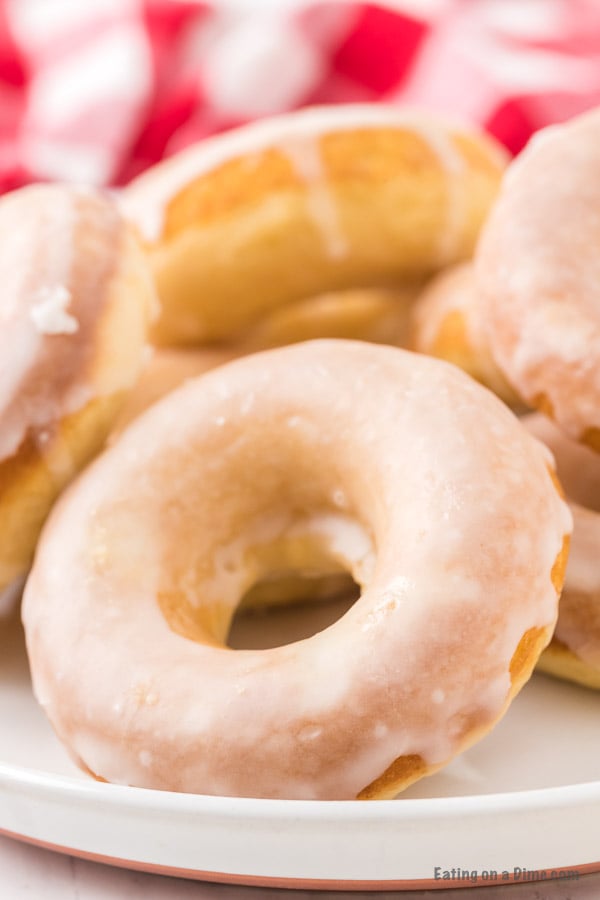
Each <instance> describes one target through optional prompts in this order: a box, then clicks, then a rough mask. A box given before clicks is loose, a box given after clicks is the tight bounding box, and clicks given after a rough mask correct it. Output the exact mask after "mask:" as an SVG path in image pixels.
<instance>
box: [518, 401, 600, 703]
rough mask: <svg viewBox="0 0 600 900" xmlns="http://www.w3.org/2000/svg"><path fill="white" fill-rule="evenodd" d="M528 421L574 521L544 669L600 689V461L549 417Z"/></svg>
mask: <svg viewBox="0 0 600 900" xmlns="http://www.w3.org/2000/svg"><path fill="white" fill-rule="evenodd" d="M522 421H523V424H524V425H525V426H526V428H527V429H528V431H529V432H531V434H534V435H535V436H536V437H537V438H539V440H541V441H543V442H544V443H545V444H546V445H547V446H548V447H550V449H551V450H552V452H553V454H554V457H555V459H556V466H557V474H558V476H559V478H560V480H561V483H562V485H563V486H564V488H565V491H566V494H567V497H568V499H569V505H570V507H571V513H572V515H573V536H572V539H571V552H570V555H569V562H568V565H567V573H566V578H565V586H564V589H563V593H562V597H561V600H560V605H559V613H558V622H557V624H556V630H555V632H554V637H553V638H552V642H551V643H550V644H549V646H548V647H547V648H546V650H545V651H544V653H543V654H542V656H541V658H540V661H539V663H538V668H540V669H541V670H542V671H543V672H549V673H550V674H551V675H557V676H558V677H559V678H566V679H568V680H569V681H576V682H578V683H579V684H584V685H586V686H587V687H593V688H598V689H600V461H599V460H598V456H597V455H596V453H594V452H593V451H592V450H590V449H589V448H588V447H585V446H584V445H582V444H577V443H575V442H574V441H572V440H570V439H569V438H568V437H566V435H564V434H562V432H561V431H560V430H559V429H558V428H557V427H556V426H555V425H554V424H553V423H552V422H551V421H550V420H549V419H547V418H546V416H542V415H540V414H539V413H538V414H532V415H529V416H527V417H525V418H524V419H523V420H522Z"/></svg>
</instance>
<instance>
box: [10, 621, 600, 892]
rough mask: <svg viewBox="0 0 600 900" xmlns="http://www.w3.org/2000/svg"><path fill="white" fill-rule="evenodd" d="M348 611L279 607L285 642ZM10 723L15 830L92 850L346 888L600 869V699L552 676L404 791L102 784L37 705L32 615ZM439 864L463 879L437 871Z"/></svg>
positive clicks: (227, 875)
mask: <svg viewBox="0 0 600 900" xmlns="http://www.w3.org/2000/svg"><path fill="white" fill-rule="evenodd" d="M339 612H340V609H339V608H337V607H335V606H333V607H332V606H331V605H329V606H328V607H324V608H323V609H317V608H313V609H312V610H310V611H308V612H307V611H306V610H302V609H296V610H289V611H281V612H278V613H272V614H270V623H269V625H270V632H269V633H270V635H271V636H272V643H278V642H279V643H282V642H284V640H285V637H286V635H287V636H289V635H290V634H293V635H294V636H295V637H298V636H300V635H301V634H302V632H303V630H304V629H307V631H308V633H310V632H311V630H312V631H314V630H316V628H315V622H314V619H315V617H318V618H319V622H318V623H317V624H318V625H320V627H323V626H324V625H325V624H327V622H328V621H330V620H332V619H333V618H336V617H337V615H336V614H338V613H339ZM263 632H264V628H263V624H262V622H261V620H260V618H256V617H254V618H253V619H249V620H247V621H246V623H241V624H240V625H239V627H238V628H237V630H236V639H235V641H234V642H233V643H234V644H235V643H237V644H238V645H239V644H241V643H243V645H244V646H252V645H256V644H257V643H258V637H257V636H258V635H259V634H262V633H263ZM0 722H1V723H2V731H1V732H0V831H3V832H5V833H7V834H10V835H13V836H17V837H19V838H22V839H24V840H28V841H32V842H34V843H38V844H41V845H43V846H50V847H52V848H54V849H59V850H63V851H66V852H68V853H71V854H74V855H78V856H84V857H89V858H93V859H99V860H104V861H107V862H111V863H113V864H120V865H125V866H130V867H132V868H137V869H145V870H150V871H159V872H166V873H169V874H176V875H177V874H180V875H186V876H187V877H196V878H204V879H208V880H215V881H225V882H236V883H243V884H265V885H283V886H294V887H299V886H302V887H331V888H344V889H346V890H348V889H351V888H362V889H369V888H382V889H385V888H387V889H389V888H406V889H408V888H415V887H450V886H455V887H459V886H465V885H467V884H472V883H476V884H480V885H481V884H490V883H496V882H502V880H503V872H505V873H506V876H504V878H506V877H508V878H510V879H513V878H514V879H515V880H517V881H524V880H526V879H527V880H529V879H532V878H533V877H534V876H533V874H532V873H536V874H538V875H542V874H545V876H546V877H548V878H549V877H553V876H554V877H556V876H558V875H559V874H561V872H560V870H578V872H579V874H583V873H584V872H586V871H599V870H600V780H599V779H600V693H594V692H592V691H587V690H585V689H583V688H577V687H574V686H569V685H567V684H562V683H560V682H558V681H554V680H552V679H549V678H545V677H543V676H536V677H534V679H533V680H532V681H531V682H530V683H529V684H528V685H527V687H526V688H525V689H524V691H523V692H522V693H521V695H520V696H519V697H518V698H517V700H516V701H515V702H514V703H513V705H512V707H511V709H510V711H509V713H508V714H507V716H506V717H505V719H504V720H503V722H502V723H501V724H500V725H499V726H498V727H497V728H496V729H495V730H494V732H493V733H492V734H491V735H490V736H488V737H487V738H486V739H485V740H483V741H482V742H480V743H479V744H478V745H477V746H475V747H474V748H473V749H471V750H470V751H469V752H468V753H466V754H464V755H463V756H462V757H461V758H459V759H457V760H455V762H454V763H452V764H451V765H450V766H449V767H448V768H446V769H445V770H444V771H443V772H441V773H438V774H437V775H435V776H433V777H431V778H429V779H425V780H424V781H421V782H419V783H418V784H416V785H414V786H413V787H412V788H410V789H409V790H408V791H406V792H405V793H404V794H403V795H402V798H401V799H398V800H393V801H381V802H375V803H359V802H355V801H351V802H329V803H327V802H320V801H319V802H311V801H307V802H303V801H278V800H247V799H228V798H221V797H204V796H192V795H188V794H171V793H164V792H158V791H148V790H141V789H138V788H127V787H118V786H114V785H108V784H96V783H94V782H93V781H91V780H89V779H88V778H86V777H85V776H84V775H82V774H81V773H79V772H78V770H77V769H76V768H75V767H74V766H73V765H72V764H71V763H70V761H69V759H68V757H67V756H66V754H65V752H64V750H63V749H62V747H61V746H60V744H59V743H58V741H57V740H56V738H55V737H54V735H53V733H52V731H51V729H50V727H49V725H48V724H47V722H46V721H45V718H44V716H43V715H42V713H41V712H40V710H39V709H38V708H37V706H36V703H35V701H34V699H33V696H32V694H31V689H30V684H29V675H28V669H27V661H26V657H25V652H24V647H23V638H22V634H21V631H20V628H19V626H18V624H17V623H16V621H15V622H12V623H9V624H8V625H6V624H3V623H2V622H0ZM436 868H437V869H438V874H443V872H444V870H446V871H447V872H449V873H452V870H453V869H454V870H455V872H454V875H455V877H453V878H450V880H444V879H442V878H436ZM457 870H458V871H457ZM465 872H466V873H467V876H466V877H465V876H464V873H465ZM494 873H497V874H496V876H495V877H494ZM525 873H527V874H525ZM461 875H462V877H461ZM473 876H475V877H473ZM561 877H564V878H566V877H568V872H566V873H565V872H562V874H561Z"/></svg>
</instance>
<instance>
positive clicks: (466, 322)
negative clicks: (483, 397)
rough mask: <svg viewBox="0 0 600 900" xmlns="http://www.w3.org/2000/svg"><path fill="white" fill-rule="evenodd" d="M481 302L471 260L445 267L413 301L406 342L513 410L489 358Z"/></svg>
mask: <svg viewBox="0 0 600 900" xmlns="http://www.w3.org/2000/svg"><path fill="white" fill-rule="evenodd" d="M480 305H481V302H480V297H479V292H478V290H477V285H476V282H475V277H474V273H473V267H472V264H471V263H470V262H465V263H458V264H457V265H455V266H450V267H449V268H448V269H444V270H443V271H442V272H440V274H439V275H437V276H435V277H434V278H433V279H432V280H431V282H430V283H429V284H428V285H427V287H426V288H425V290H424V291H423V293H422V294H421V296H420V297H419V298H418V300H417V302H416V303H415V305H414V308H413V310H412V318H411V323H410V326H409V333H410V338H409V345H410V346H411V347H412V349H413V350H416V351H417V353H426V354H427V355H428V356H435V357H437V358H438V359H445V360H446V361H447V362H451V363H454V365H455V366H458V367H459V368H460V369H463V370H464V371H465V372H468V373H469V375H471V377H472V378H475V379H476V380H477V381H479V382H480V383H481V384H483V385H485V386H486V387H488V388H490V390H492V391H494V393H495V394H497V395H498V396H499V397H500V398H501V399H502V400H504V402H505V403H507V404H508V405H509V406H512V407H513V408H516V407H518V406H520V405H521V404H520V401H519V398H518V397H517V395H516V394H515V392H514V390H513V389H512V388H511V386H510V385H509V383H508V382H507V380H506V378H505V377H504V375H503V374H502V372H501V371H500V370H499V368H498V366H497V365H496V363H495V362H494V359H493V357H492V354H491V350H490V344H489V339H488V336H487V334H486V332H485V329H484V328H483V326H482V322H481V314H480Z"/></svg>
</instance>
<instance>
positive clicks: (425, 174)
mask: <svg viewBox="0 0 600 900" xmlns="http://www.w3.org/2000/svg"><path fill="white" fill-rule="evenodd" d="M504 161H505V154H504V151H503V150H501V149H500V147H499V145H498V144H496V142H495V141H493V140H492V139H491V138H489V137H487V136H485V135H484V134H482V133H480V132H476V131H473V130H467V129H465V128H459V127H450V126H447V125H443V124H440V123H439V122H437V121H436V120H433V119H431V118H429V119H428V118H425V117H424V116H423V115H418V114H416V113H407V112H403V111H399V110H398V109H394V108H393V107H387V108H386V107H385V106H375V105H371V106H370V105H357V106H333V107H321V108H313V109H308V110H302V111H300V112H295V113H291V114H289V115H285V116H281V117H277V118H273V119H269V120H263V121H261V122H258V123H253V124H250V125H246V126H244V127H242V128H239V129H237V130H236V131H233V132H229V133H227V134H225V135H219V136H217V137H213V138H210V139H208V140H205V141H203V142H202V143H201V144H198V145H196V146H194V147H191V148H190V149H188V150H185V151H183V152H182V153H180V154H179V155H177V156H175V157H173V158H171V159H168V160H166V161H163V162H161V163H159V164H158V165H156V166H153V167H152V168H151V169H149V170H148V171H147V172H145V173H144V174H142V175H141V176H140V177H139V178H136V179H135V180H134V181H133V182H132V183H131V184H130V185H129V186H128V187H127V188H126V189H125V190H124V192H123V195H122V206H123V210H124V212H125V215H126V216H128V217H129V218H130V219H131V220H132V221H133V222H134V223H135V224H136V225H137V227H138V228H139V230H140V232H141V234H142V235H143V236H144V238H145V240H146V245H147V251H148V254H149V258H150V261H151V264H152V268H153V271H154V274H155V277H156V281H157V285H158V292H159V296H160V298H161V302H162V315H161V317H160V318H159V320H158V323H157V326H156V329H155V333H154V338H155V340H156V341H157V342H158V343H161V344H178V343H184V344H197V343H202V342H219V341H221V342H222V341H229V340H231V339H233V340H237V339H239V337H240V335H243V334H244V333H245V332H246V331H247V329H248V328H250V327H251V326H252V325H253V324H255V323H256V322H258V321H259V320H260V319H261V318H262V317H263V316H264V315H267V314H269V313H271V312H273V311H274V310H277V309H279V308H281V307H283V306H285V305H287V304H290V303H295V302H297V301H302V300H304V299H306V298H310V297H314V296H317V295H319V294H323V293H330V292H333V291H340V290H346V289H355V288H361V287H367V288H372V287H388V288H389V287H396V286H398V285H400V286H402V285H403V284H404V283H405V282H406V281H409V282H410V281H414V280H419V279H421V280H422V279H424V278H425V276H427V275H428V274H429V273H431V272H433V271H435V270H437V269H439V268H441V267H442V266H444V265H447V264H449V263H451V262H454V261H457V260H460V259H463V258H466V257H468V256H470V255H471V253H472V251H473V247H474V243H475V239H476V237H477V235H478V232H479V229H480V226H481V224H482V221H483V219H484V217H485V215H486V214H487V212H488V209H489V207H490V204H491V202H492V199H493V197H494V196H495V194H496V191H497V188H498V184H499V181H500V175H501V172H502V169H503V166H504Z"/></svg>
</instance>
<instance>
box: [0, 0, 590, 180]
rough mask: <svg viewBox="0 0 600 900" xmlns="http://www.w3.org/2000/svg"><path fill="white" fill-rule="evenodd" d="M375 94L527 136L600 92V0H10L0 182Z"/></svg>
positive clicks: (0, 91) (0, 30)
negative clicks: (376, 0) (308, 0)
mask: <svg viewBox="0 0 600 900" xmlns="http://www.w3.org/2000/svg"><path fill="white" fill-rule="evenodd" d="M365 100H385V101H387V102H392V103H398V104H404V103H408V104H411V105H413V106H414V105H419V106H425V107H429V108H433V109H436V110H443V111H445V112H448V113H454V114H459V115H461V116H462V117H463V118H466V119H470V120H473V121H476V122H478V123H480V124H482V125H484V126H485V127H486V128H488V129H489V130H490V131H491V132H492V133H493V134H495V135H496V136H497V137H499V138H500V139H501V140H502V141H504V143H505V144H506V145H507V146H508V147H509V148H510V149H511V150H512V151H517V150H519V149H520V148H521V147H522V146H523V144H524V143H525V141H526V140H527V138H528V137H529V135H530V134H531V133H532V131H534V130H535V129H537V128H539V127H541V126H543V125H546V124H549V123H551V122H554V121H558V120H562V119H565V118H568V117H569V116H572V115H574V114H576V113H578V112H580V111H582V110H584V109H586V108H588V107H589V106H592V105H595V104H598V103H600V2H598V0H396V2H393V3H392V2H388V3H353V2H311V3H306V2H304V3H301V2H299V0H295V2H293V0H287V2H283V0H279V2H273V0H272V2H271V3H265V2H263V3H262V4H261V3H259V2H258V0H256V2H252V0H246V2H245V3H243V2H242V0H228V2H221V3H217V2H213V3H205V2H197V0H0V190H7V189H10V188H13V187H17V186H19V185H21V184H24V183H26V182H28V181H31V180H39V179H65V180H75V181H85V182H90V183H94V184H122V183H124V182H126V181H127V180H128V179H129V178H131V177H132V176H133V175H134V174H136V173H138V172H139V171H141V170H142V169H143V168H145V167H146V166H148V165H150V164H151V163H153V162H155V161H156V160H158V159H160V158H161V157H162V156H165V155H169V154H171V153H173V152H175V151H176V150H178V149H180V148H181V147H183V146H185V145H187V144H189V143H191V142H193V141H196V140H198V139H199V138H202V137H203V136H204V135H207V134H211V133H213V132H215V131H219V130H222V129H225V128H228V127H231V126H232V125H236V124H239V123H241V122H244V121H247V120H248V119H252V118H256V117H259V116H265V115H270V114H273V113H277V112H282V111H284V110H289V109H294V108H297V107H299V106H304V105H307V104H313V103H334V102H335V103H346V102H349V101H365Z"/></svg>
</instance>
